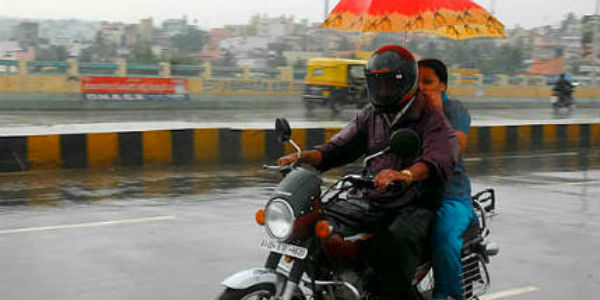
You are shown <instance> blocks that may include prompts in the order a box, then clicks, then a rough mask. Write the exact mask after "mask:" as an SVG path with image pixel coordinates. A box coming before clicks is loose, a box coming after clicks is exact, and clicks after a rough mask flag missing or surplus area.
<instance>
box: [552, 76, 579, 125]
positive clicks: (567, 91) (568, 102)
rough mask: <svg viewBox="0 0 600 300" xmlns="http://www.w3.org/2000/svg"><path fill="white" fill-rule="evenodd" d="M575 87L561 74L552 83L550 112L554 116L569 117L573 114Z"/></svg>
mask: <svg viewBox="0 0 600 300" xmlns="http://www.w3.org/2000/svg"><path fill="white" fill-rule="evenodd" d="M575 86H576V85H574V84H573V83H571V81H569V80H567V79H566V76H565V75H564V74H561V75H560V77H559V79H558V80H557V81H556V82H555V83H554V87H553V88H552V92H553V93H552V96H553V99H552V110H553V111H554V115H555V116H569V115H570V114H571V113H572V112H573V106H574V105H575V101H574V100H573V92H574V91H575Z"/></svg>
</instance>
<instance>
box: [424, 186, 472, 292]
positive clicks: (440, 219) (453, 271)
mask: <svg viewBox="0 0 600 300" xmlns="http://www.w3.org/2000/svg"><path fill="white" fill-rule="evenodd" d="M474 217H475V214H474V213H473V205H472V204H471V199H457V198H447V197H444V199H443V200H442V205H441V207H440V208H439V209H438V211H437V212H436V217H435V219H434V222H433V228H432V256H433V258H432V262H433V276H434V282H435V284H434V288H433V298H441V299H446V297H448V296H450V297H452V298H454V299H463V291H462V286H461V282H460V274H461V273H462V265H461V262H460V254H461V248H462V245H463V240H462V234H463V232H464V231H465V230H466V229H467V227H468V226H469V223H470V222H471V219H472V218H474Z"/></svg>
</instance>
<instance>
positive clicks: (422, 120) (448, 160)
mask: <svg viewBox="0 0 600 300" xmlns="http://www.w3.org/2000/svg"><path fill="white" fill-rule="evenodd" d="M424 97H425V96H424V95H423V94H421V93H419V94H417V96H416V97H415V98H413V101H414V103H413V104H412V106H411V107H410V108H409V109H408V110H407V111H406V113H405V114H404V115H403V116H402V117H401V118H400V119H399V120H388V118H387V117H386V116H384V115H383V114H381V113H378V112H377V111H376V110H375V109H374V107H373V106H371V105H367V106H366V107H365V108H364V109H363V110H362V111H361V112H359V113H358V115H356V117H355V118H354V119H353V120H352V121H350V123H348V124H347V125H346V126H345V127H344V128H342V130H341V131H340V132H338V133H337V134H336V135H335V136H333V137H332V138H331V140H330V141H329V142H328V143H326V144H324V145H321V146H318V147H316V149H318V150H320V151H321V152H322V154H323V161H322V162H321V164H320V165H318V166H317V169H319V170H321V171H326V170H329V169H331V168H334V167H338V166H341V165H344V164H347V163H351V162H353V161H355V160H356V159H358V158H359V157H361V156H363V155H371V154H374V153H377V152H379V151H381V150H383V149H385V148H386V147H387V146H388V144H389V139H390V136H391V135H392V133H393V132H394V131H395V130H397V129H400V128H410V129H412V130H414V131H416V132H417V133H418V134H419V136H420V137H421V141H422V153H421V154H420V155H419V156H417V157H414V158H412V159H408V160H407V161H402V159H400V158H399V157H398V156H396V155H394V154H391V153H390V154H385V155H382V156H379V157H377V158H375V159H373V160H372V161H371V162H370V165H369V171H370V172H371V173H372V174H377V173H379V172H380V171H381V170H383V169H389V168H392V169H394V170H402V169H404V168H407V167H409V166H411V165H412V164H414V163H416V162H419V161H422V162H425V163H426V164H427V165H428V166H429V168H430V179H428V180H427V181H428V182H430V183H431V182H436V184H434V186H435V188H438V189H440V190H441V189H442V185H441V184H442V183H443V182H445V181H446V180H447V179H448V178H449V177H450V176H451V175H452V170H453V168H454V165H455V164H456V161H457V154H458V142H457V139H456V135H455V133H454V130H452V127H451V126H450V125H449V123H448V121H447V120H446V118H445V117H444V115H443V113H442V112H441V111H439V110H437V109H433V108H430V107H429V106H428V105H427V99H425V98H424ZM392 122H393V124H390V123H392ZM423 192H424V191H423V190H422V185H421V184H417V185H415V184H413V188H411V189H409V190H408V191H407V192H404V193H398V192H397V191H386V192H383V193H379V192H377V191H373V190H369V191H366V196H367V198H369V199H370V200H373V201H374V202H375V203H376V204H379V205H381V206H382V207H385V208H400V207H403V206H405V205H406V204H409V203H411V201H413V200H415V198H417V199H418V198H419V197H418V196H420V195H422V194H423Z"/></svg>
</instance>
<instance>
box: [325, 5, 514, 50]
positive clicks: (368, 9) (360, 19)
mask: <svg viewBox="0 0 600 300" xmlns="http://www.w3.org/2000/svg"><path fill="white" fill-rule="evenodd" d="M322 27H324V28H331V29H341V30H351V31H361V32H386V31H387V32H423V33H430V34H435V35H439V36H442V37H446V38H450V39H455V40H463V39H470V38H486V37H487V38H503V37H504V25H502V23H500V22H499V21H498V20H496V18H494V17H493V16H492V15H491V14H489V13H488V12H487V11H486V10H485V9H483V8H482V7H481V6H479V5H477V4H476V3H474V2H471V1H469V0H341V1H340V2H339V3H338V5H336V7H335V8H334V9H333V10H332V11H331V13H330V14H329V16H328V17H327V19H326V20H325V22H323V25H322Z"/></svg>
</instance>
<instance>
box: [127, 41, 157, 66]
mask: <svg viewBox="0 0 600 300" xmlns="http://www.w3.org/2000/svg"><path fill="white" fill-rule="evenodd" d="M127 60H128V61H130V62H135V63H144V64H154V63H157V62H159V61H160V59H159V58H158V57H156V55H154V53H152V48H150V45H149V44H148V43H146V42H138V43H136V44H135V45H133V49H132V50H131V53H130V54H129V57H128V58H127Z"/></svg>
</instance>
